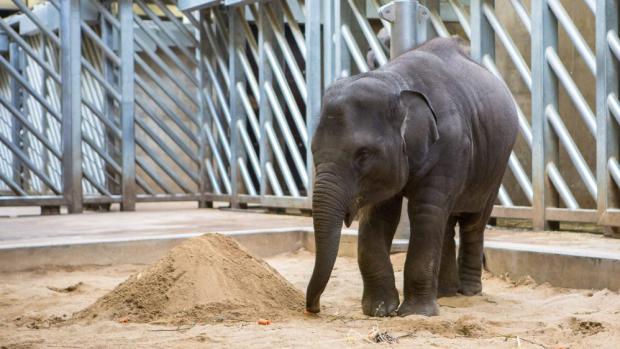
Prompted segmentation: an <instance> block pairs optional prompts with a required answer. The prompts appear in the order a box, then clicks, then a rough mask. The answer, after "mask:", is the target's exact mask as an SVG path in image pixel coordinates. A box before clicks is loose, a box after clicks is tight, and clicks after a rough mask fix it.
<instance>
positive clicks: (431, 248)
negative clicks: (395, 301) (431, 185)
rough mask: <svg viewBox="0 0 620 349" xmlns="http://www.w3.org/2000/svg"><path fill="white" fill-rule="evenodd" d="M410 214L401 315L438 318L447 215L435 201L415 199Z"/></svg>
mask: <svg viewBox="0 0 620 349" xmlns="http://www.w3.org/2000/svg"><path fill="white" fill-rule="evenodd" d="M436 193H437V192H434V193H433V194H436ZM433 194H431V196H432V195H433ZM440 196H443V195H441V194H440ZM408 213H409V220H410V222H411V238H410V240H409V249H408V251H407V260H406V261H405V287H404V296H405V300H404V301H403V303H402V304H401V305H400V307H399V308H398V315H400V316H407V315H411V314H420V315H426V316H434V315H439V306H438V305H437V284H438V274H439V267H440V262H441V255H442V244H443V238H444V230H445V227H446V220H447V216H448V214H447V212H446V210H445V209H444V208H443V207H442V206H440V205H439V204H438V203H437V201H434V200H430V201H429V200H424V201H413V200H412V201H410V202H409V209H408Z"/></svg>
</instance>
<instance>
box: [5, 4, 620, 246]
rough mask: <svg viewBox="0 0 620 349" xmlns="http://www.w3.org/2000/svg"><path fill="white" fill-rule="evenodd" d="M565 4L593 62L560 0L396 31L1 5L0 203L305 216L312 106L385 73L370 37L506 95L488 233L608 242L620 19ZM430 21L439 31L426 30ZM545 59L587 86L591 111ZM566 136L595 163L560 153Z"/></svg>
mask: <svg viewBox="0 0 620 349" xmlns="http://www.w3.org/2000/svg"><path fill="white" fill-rule="evenodd" d="M500 1H502V3H501V4H500ZM580 1H581V2H583V6H584V8H587V9H589V11H591V16H593V17H592V19H594V18H595V19H596V21H595V22H596V30H595V34H596V48H595V49H593V48H592V47H590V44H589V43H588V41H587V40H586V39H584V35H583V34H582V33H580V32H579V29H578V26H577V25H576V24H575V22H574V21H573V19H572V18H571V16H570V14H569V12H568V11H567V10H566V8H564V6H563V4H562V2H561V1H560V0H540V1H535V2H532V6H531V8H529V9H528V7H526V6H525V5H524V4H523V2H522V1H521V0H497V4H496V1H495V0H470V1H468V2H467V3H465V2H461V1H459V0H441V1H440V0H425V1H420V2H421V4H422V5H423V6H424V7H423V8H422V7H417V6H418V5H417V4H415V1H414V0H398V1H397V2H399V3H409V4H414V5H415V6H413V7H408V8H409V9H410V10H411V12H407V13H410V14H409V15H405V12H403V11H400V12H398V13H393V15H394V16H393V17H394V18H393V20H395V21H396V22H395V23H390V22H389V21H388V20H385V19H383V18H378V17H376V12H377V11H379V8H380V7H381V6H383V5H385V4H386V1H380V0H322V1H318V0H317V1H307V0H306V1H301V0H244V1H232V0H231V1H229V0H226V1H224V0H188V1H179V4H178V9H179V10H180V12H179V11H172V10H171V9H170V7H169V4H168V3H167V2H164V1H163V0H152V1H147V0H118V1H112V0H98V1H79V0H50V1H49V2H48V3H45V4H43V5H41V6H39V7H37V8H34V9H29V8H27V7H26V5H25V4H24V2H23V0H13V2H14V3H15V5H16V7H17V8H18V9H19V10H20V13H19V15H18V16H13V17H9V18H6V19H2V20H1V21H0V205H3V206H7V205H8V206H14V205H37V206H41V207H44V208H45V211H44V212H57V211H58V209H57V207H58V206H61V205H65V206H67V207H68V208H69V212H81V211H82V210H83V207H84V205H92V204H110V203H120V204H121V207H122V209H123V210H133V209H135V205H136V203H137V202H145V201H170V200H185V201H198V202H199V203H200V207H208V206H210V205H211V204H212V203H213V202H214V201H226V202H229V203H230V204H231V205H232V206H233V207H245V206H246V205H248V204H259V205H262V206H265V207H278V208H298V209H310V208H311V193H312V182H313V166H312V154H311V152H310V146H309V145H310V140H311V138H312V134H313V131H314V129H315V127H316V123H317V118H318V114H319V112H320V98H321V95H322V92H323V91H324V89H325V88H326V87H327V86H328V85H329V84H330V83H331V82H332V81H334V80H335V79H337V78H340V77H343V76H348V75H351V74H356V73H359V72H365V71H367V70H368V69H369V68H368V66H367V64H366V53H367V51H368V50H371V51H373V53H374V55H375V57H376V59H377V61H378V62H379V64H385V63H386V62H387V61H388V57H390V52H389V48H387V47H384V46H383V44H382V43H381V42H380V41H379V40H378V39H377V36H376V32H377V31H378V29H379V28H380V27H383V28H385V30H388V31H390V30H392V36H393V37H392V41H393V42H394V43H396V44H394V45H393V48H394V50H396V51H398V50H399V47H407V45H412V44H413V43H415V42H412V41H417V42H421V41H424V40H425V39H428V38H431V37H434V36H441V37H449V36H451V35H454V34H457V35H459V34H460V35H461V37H462V39H463V40H464V41H465V42H469V43H470V47H471V55H472V58H473V59H475V60H476V61H477V62H479V63H480V64H481V65H483V66H485V67H486V68H487V69H489V70H490V71H491V72H492V73H493V74H495V75H496V76H497V77H498V78H500V79H502V80H504V81H506V82H507V83H508V85H509V88H510V89H511V90H513V92H514V91H516V90H517V89H518V88H521V92H520V93H521V94H520V97H518V98H517V97H515V105H516V106H517V109H518V114H519V125H520V131H521V132H520V136H519V140H518V143H519V144H521V146H520V147H519V148H515V151H514V152H513V154H512V155H511V157H510V161H509V169H510V170H509V171H507V175H506V178H505V182H504V185H502V187H501V189H500V192H499V196H498V205H497V206H496V207H495V209H494V211H493V216H494V217H506V218H519V219H527V220H531V221H532V223H533V225H534V227H535V228H537V229H547V228H557V226H558V222H561V221H562V222H564V221H567V222H578V223H595V224H599V225H601V226H604V227H606V231H607V232H608V234H610V235H614V234H617V229H618V227H619V226H620V209H619V208H620V191H619V186H620V165H619V164H618V156H619V154H618V153H619V151H620V149H619V145H618V142H619V141H620V103H619V102H618V93H619V91H618V89H619V86H618V64H619V58H620V39H618V16H619V15H618V12H619V9H618V7H619V6H620V5H619V4H618V0H607V1H605V0H580ZM496 5H497V6H499V5H502V7H501V8H502V9H503V10H504V11H509V13H501V15H500V14H499V13H497V10H496V7H497V6H496ZM399 6H410V5H406V4H405V5H403V4H401V5H399ZM420 9H423V10H420ZM447 11H450V13H451V14H450V16H451V17H452V18H454V19H455V22H452V23H449V24H448V23H446V22H445V21H444V20H443V19H442V16H445V13H446V12H447ZM180 13H182V14H181V15H180ZM416 13H417V14H416ZM420 13H425V14H426V16H427V17H428V18H427V20H420V18H419V16H420ZM530 13H531V14H530ZM42 14H45V17H42ZM506 16H512V17H511V18H515V19H518V22H517V23H520V24H521V25H522V29H521V30H523V31H525V32H526V33H529V35H530V38H531V40H530V43H529V46H530V47H531V51H530V52H526V51H520V50H519V47H520V45H517V43H515V41H514V40H513V37H512V36H511V32H510V31H509V30H508V29H507V27H506V26H505V23H503V22H504V20H502V18H506ZM513 25H514V23H513ZM457 27H458V28H457ZM402 28H415V29H416V30H415V33H413V34H412V33H410V32H409V30H410V29H405V31H403V29H402ZM455 28H457V29H455ZM407 34H411V35H407ZM591 34H592V33H591ZM586 37H587V36H586ZM563 40H566V42H565V41H563ZM560 44H562V45H564V46H566V45H570V47H572V48H573V50H574V52H576V53H577V54H578V57H579V59H581V63H580V64H582V65H581V66H582V67H584V69H585V70H586V71H588V72H589V73H591V77H592V79H593V81H596V86H595V87H596V103H592V102H591V101H589V100H588V99H587V98H586V97H585V94H584V93H583V92H582V91H583V88H584V87H583V86H580V85H579V84H578V83H577V82H576V81H575V80H574V76H572V74H571V73H570V72H569V70H568V69H567V67H566V65H565V64H564V63H563V61H562V58H563V57H562V55H561V54H560V51H559V47H560V46H561V45H560ZM521 47H522V45H521ZM498 57H502V58H501V59H503V61H502V62H498ZM528 62H530V63H528ZM507 66H509V68H507ZM515 72H516V74H514V73H515ZM507 74H510V75H507ZM514 76H517V77H518V78H519V81H517V82H515V79H514ZM516 83H518V84H519V86H517V85H515V84H516ZM580 87H581V88H582V90H580ZM588 88H590V87H588ZM592 88H594V86H592ZM523 90H525V91H528V92H529V96H525V97H524V94H523ZM515 96H517V95H515ZM566 101H569V103H566ZM530 102H531V107H530V105H529V104H530ZM564 105H569V107H570V108H568V107H566V106H564ZM575 125H578V127H579V129H583V130H586V131H587V132H588V133H589V136H588V137H591V138H592V139H591V140H588V142H590V143H592V142H594V143H595V144H596V147H589V146H588V145H587V144H590V143H587V142H586V143H583V142H581V141H580V140H579V139H577V140H576V138H574V137H573V135H574V132H575V131H576V130H575ZM571 132H572V133H573V135H571ZM592 159H595V161H593V160H592ZM530 169H531V170H530ZM576 194H579V195H576ZM584 197H585V199H584Z"/></svg>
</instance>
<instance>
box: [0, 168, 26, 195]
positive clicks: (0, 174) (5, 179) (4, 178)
mask: <svg viewBox="0 0 620 349" xmlns="http://www.w3.org/2000/svg"><path fill="white" fill-rule="evenodd" d="M0 181H2V182H4V184H6V185H7V186H8V187H9V189H11V190H12V191H13V192H14V193H15V194H17V195H20V196H27V195H28V193H27V192H25V191H24V190H23V189H22V188H20V186H19V184H18V183H15V182H14V181H13V180H12V179H11V178H10V177H7V176H6V175H5V174H4V173H3V172H2V171H0Z"/></svg>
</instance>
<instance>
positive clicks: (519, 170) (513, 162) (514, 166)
mask: <svg viewBox="0 0 620 349" xmlns="http://www.w3.org/2000/svg"><path fill="white" fill-rule="evenodd" d="M508 166H510V169H511V170H512V174H513V175H514V176H515V179H516V180H517V183H518V184H519V186H520V187H521V189H522V190H523V193H524V194H525V197H526V198H527V201H529V202H530V204H532V202H533V200H534V191H533V189H532V182H530V179H529V177H528V175H527V174H526V173H525V171H524V170H523V167H522V166H521V163H520V162H519V159H518V158H517V155H515V153H514V151H513V152H512V153H510V158H509V159H508Z"/></svg>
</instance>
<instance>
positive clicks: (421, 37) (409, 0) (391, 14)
mask: <svg viewBox="0 0 620 349" xmlns="http://www.w3.org/2000/svg"><path fill="white" fill-rule="evenodd" d="M379 16H381V17H382V18H383V19H385V20H387V21H390V22H392V33H391V34H392V35H391V40H390V58H391V59H394V58H396V57H398V56H400V55H401V54H402V53H404V52H407V51H409V50H411V49H413V48H414V47H416V46H417V45H418V44H420V43H422V42H424V41H425V40H426V34H427V33H426V30H425V27H424V25H422V24H424V22H423V21H424V20H425V19H426V18H428V16H429V11H428V9H427V8H426V7H424V6H422V5H420V3H419V2H418V1H417V0H394V1H392V2H391V3H389V4H387V5H384V6H382V7H381V8H379Z"/></svg>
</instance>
